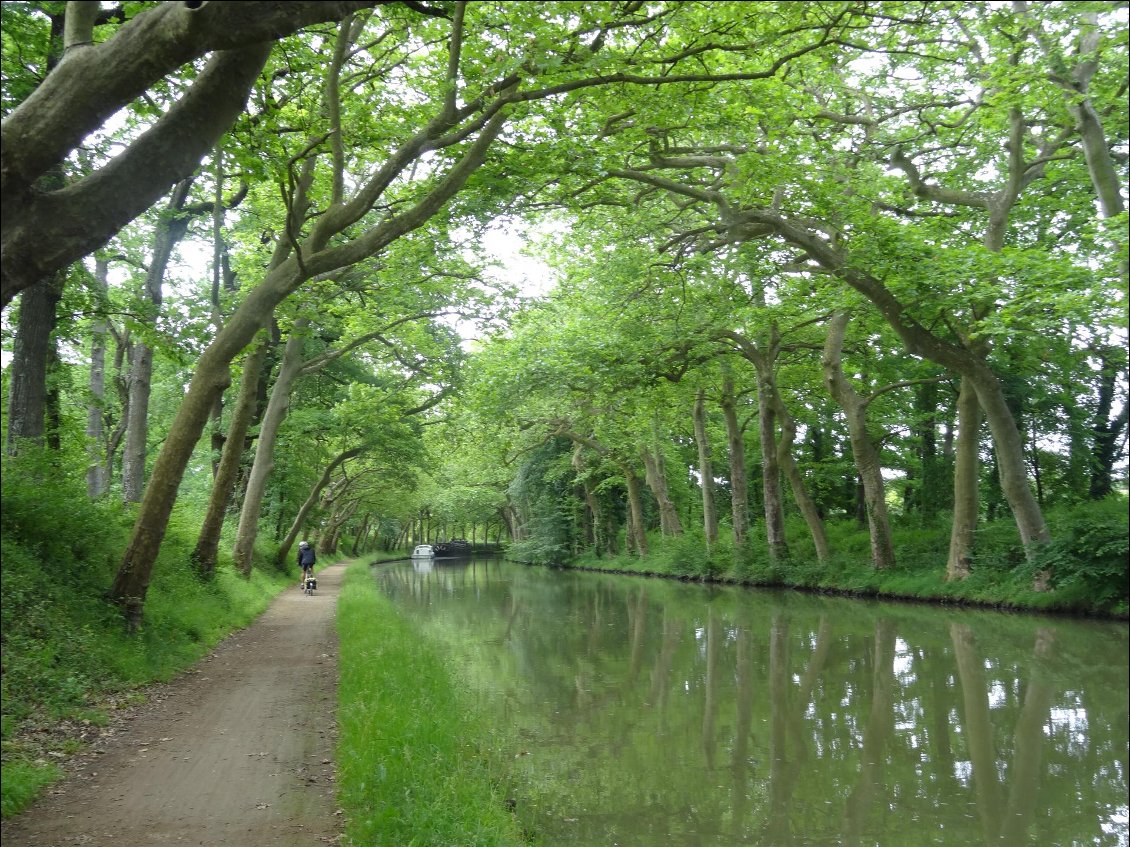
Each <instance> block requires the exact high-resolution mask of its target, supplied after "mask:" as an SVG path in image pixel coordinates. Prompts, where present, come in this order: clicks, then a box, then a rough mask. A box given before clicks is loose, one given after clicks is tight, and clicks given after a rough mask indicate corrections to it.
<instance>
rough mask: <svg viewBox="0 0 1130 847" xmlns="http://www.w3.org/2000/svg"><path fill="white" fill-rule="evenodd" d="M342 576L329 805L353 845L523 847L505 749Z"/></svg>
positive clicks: (419, 644)
mask: <svg viewBox="0 0 1130 847" xmlns="http://www.w3.org/2000/svg"><path fill="white" fill-rule="evenodd" d="M372 564H373V561H372V560H371V559H369V560H365V561H364V562H358V563H355V564H354V565H352V566H351V567H350V568H349V569H348V570H347V571H346V574H345V579H344V582H343V585H342V590H341V595H340V597H339V600H338V638H339V644H340V649H341V653H340V661H339V672H340V676H339V682H338V733H339V734H338V746H337V754H336V759H337V785H338V801H339V804H340V805H341V807H342V809H343V811H344V816H345V818H346V842H347V843H350V844H353V845H358V847H360V845H369V844H408V843H411V844H416V845H435V847H441V845H444V847H446V845H450V844H461V845H497V847H511V845H513V847H518V845H525V844H529V843H532V841H531V839H530V838H529V837H528V836H527V834H526V833H524V832H523V831H522V829H521V826H520V824H519V823H518V821H517V819H516V818H515V816H514V815H513V814H512V812H511V811H510V805H511V804H510V802H509V800H508V798H509V797H510V796H511V791H510V786H509V785H508V776H507V769H506V761H507V760H508V759H509V758H510V754H509V753H508V752H507V744H506V741H505V738H504V737H503V736H501V735H499V734H498V733H499V732H500V731H501V730H502V728H496V727H492V726H491V724H490V723H489V722H488V721H487V720H486V719H485V717H484V716H483V715H481V714H480V713H479V711H478V710H479V707H478V706H477V705H476V703H477V700H476V698H475V697H474V696H473V695H472V694H471V693H470V691H469V690H467V689H466V688H464V687H463V686H462V685H461V683H460V681H459V677H458V674H457V673H456V672H455V671H456V669H454V668H452V667H451V666H450V665H449V664H448V663H447V662H446V660H445V658H444V656H443V654H442V653H441V651H440V650H439V649H437V648H436V647H435V646H434V645H431V644H429V643H427V642H426V641H424V640H421V639H420V638H419V636H418V634H417V633H416V632H415V631H414V630H413V629H412V628H411V626H410V625H409V624H408V623H407V621H406V620H405V619H404V618H403V617H402V616H401V614H400V613H399V612H398V611H397V609H396V608H395V606H394V605H393V603H392V602H391V601H390V600H389V599H388V598H387V597H385V596H384V595H383V594H382V593H381V592H380V590H379V589H378V588H377V586H376V584H375V582H374V581H373V579H372V576H371V574H370V566H371V565H372Z"/></svg>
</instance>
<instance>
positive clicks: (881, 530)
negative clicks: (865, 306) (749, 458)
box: [821, 312, 895, 570]
mask: <svg viewBox="0 0 1130 847" xmlns="http://www.w3.org/2000/svg"><path fill="white" fill-rule="evenodd" d="M849 320H850V317H849V315H848V314H847V312H838V313H836V314H835V315H834V316H833V317H832V319H831V321H830V322H829V323H828V338H827V340H826V341H825V344H824V356H823V359H822V362H821V363H822V365H823V367H824V382H825V384H826V385H827V386H828V391H829V393H830V394H831V395H832V397H833V398H834V399H835V401H836V402H837V403H839V404H840V407H841V408H842V409H843V410H844V415H845V417H846V419H847V425H848V433H849V436H850V438H851V452H852V455H853V456H854V458H855V466H856V469H857V470H858V471H859V478H860V480H861V482H862V483H863V498H864V503H865V506H866V509H867V528H868V532H869V533H870V534H871V562H872V564H873V565H874V566H875V568H876V569H877V570H883V569H886V568H891V567H894V564H895V551H894V546H893V544H892V542H891V523H890V519H889V518H888V516H887V500H886V486H885V485H884V483H883V473H882V461H881V459H880V456H879V450H878V448H877V447H876V445H875V442H874V441H873V440H872V438H871V435H870V433H869V432H868V431H867V402H868V401H867V400H866V399H865V398H863V397H861V396H860V395H859V394H858V393H856V391H855V389H854V388H852V386H851V383H849V382H848V380H847V377H846V376H845V375H844V371H843V361H842V353H843V347H844V336H845V334H846V332H847V326H848V321H849Z"/></svg>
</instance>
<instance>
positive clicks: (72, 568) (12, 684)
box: [0, 473, 294, 817]
mask: <svg viewBox="0 0 1130 847" xmlns="http://www.w3.org/2000/svg"><path fill="white" fill-rule="evenodd" d="M29 478H34V475H32V474H29V475H27V476H23V477H22V479H21V477H20V476H18V475H17V474H14V473H13V474H10V475H9V474H5V475H4V480H3V500H2V504H0V506H2V509H0V514H2V517H0V531H2V537H0V543H2V545H3V570H2V588H0V595H2V596H0V639H2V645H3V673H2V675H0V694H2V696H0V736H2V747H0V758H2V764H3V776H2V789H0V811H2V814H3V816H4V817H8V816H9V815H12V814H15V813H17V812H19V811H20V810H21V809H23V808H25V807H26V806H27V805H28V804H29V803H30V802H31V801H32V800H33V799H34V797H35V796H36V794H37V793H38V792H39V791H41V790H42V789H43V788H44V787H45V786H47V785H49V784H50V783H51V782H53V781H54V780H56V779H58V778H59V777H60V776H62V770H61V768H60V767H59V766H58V764H57V763H58V762H61V761H63V759H64V758H65V757H66V755H67V754H69V753H73V752H75V751H76V750H77V749H79V748H81V746H82V743H83V742H82V739H83V737H84V736H88V737H89V736H92V735H93V734H95V733H96V732H97V727H99V726H101V725H104V724H106V723H107V722H108V720H109V718H110V715H111V714H112V712H113V711H114V710H115V709H117V708H120V707H122V706H125V705H130V704H132V703H136V702H138V701H139V700H140V699H141V698H142V697H143V696H144V695H143V694H141V693H140V689H141V687H142V686H145V685H147V684H149V683H153V682H161V681H166V680H169V679H171V678H173V677H174V676H176V675H177V674H179V673H180V672H182V671H184V670H185V669H187V668H188V667H190V666H191V665H192V664H193V663H194V662H196V661H197V660H198V659H200V658H201V657H202V656H204V655H205V654H206V653H207V652H208V651H209V650H210V649H211V648H212V647H213V646H214V645H215V644H216V643H217V642H219V641H220V640H221V639H222V638H224V637H225V636H226V635H228V634H229V633H231V632H232V631H234V630H236V629H239V628H241V627H244V626H246V625H247V624H248V623H250V622H251V621H252V620H254V618H255V617H256V616H257V615H258V614H259V613H260V612H262V611H263V610H264V609H265V608H266V607H267V605H268V603H269V602H270V601H271V599H272V598H273V597H274V596H275V595H276V594H278V592H279V591H281V590H282V589H283V588H284V587H287V586H289V585H291V583H292V581H293V578H294V577H293V575H291V574H284V573H281V572H278V571H276V570H273V569H269V568H268V569H265V570H260V569H258V568H257V569H255V570H254V571H253V573H252V576H251V579H250V580H246V579H243V578H242V577H241V576H240V575H238V574H237V573H236V572H235V571H234V570H233V568H232V566H231V564H230V562H226V561H221V563H220V565H219V567H218V569H217V572H216V574H215V576H214V577H213V578H212V579H210V580H202V579H200V578H199V577H197V576H196V575H195V573H194V571H193V570H192V569H191V568H190V567H188V566H187V564H186V563H187V562H188V561H189V554H190V552H191V550H192V548H193V546H194V545H195V542H196V532H197V531H198V529H199V526H200V516H199V515H198V514H195V513H192V512H191V511H189V510H185V509H181V510H178V511H177V512H175V513H174V516H173V520H172V522H171V524H170V527H169V531H168V534H167V536H166V540H165V543H164V545H163V547H162V551H161V556H160V558H159V560H158V562H157V565H156V567H155V569H154V573H153V580H152V582H151V584H150V587H149V593H148V597H147V600H146V605H145V619H144V623H143V625H142V627H141V628H140V630H139V631H138V632H136V633H134V634H132V635H131V634H128V633H127V632H126V630H125V627H124V625H123V620H122V618H121V615H120V614H119V613H118V610H117V608H116V607H115V606H113V605H112V604H110V603H109V602H107V600H106V594H107V590H108V588H109V586H110V583H111V581H112V579H113V576H114V573H115V571H116V568H117V565H118V563H119V560H120V557H121V551H122V550H124V549H125V546H126V541H127V539H128V534H129V530H130V527H131V526H132V515H131V513H130V510H129V509H128V508H127V507H125V506H123V505H122V504H121V503H120V502H117V501H114V500H109V499H107V500H102V501H97V502H92V501H90V500H89V499H88V498H87V497H86V496H85V491H83V490H82V488H81V484H82V483H81V480H70V481H68V480H66V479H62V478H59V476H58V475H56V476H55V477H53V478H51V479H50V480H44V481H42V482H40V483H39V484H35V485H32V484H29V483H28V482H26V480H27V479H29ZM226 547H227V549H230V543H229V544H227V545H226ZM260 558H262V557H260Z"/></svg>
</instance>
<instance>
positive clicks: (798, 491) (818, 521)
mask: <svg viewBox="0 0 1130 847" xmlns="http://www.w3.org/2000/svg"><path fill="white" fill-rule="evenodd" d="M773 405H774V408H775V409H776V412H777V422H778V424H779V426H780V428H781V435H780V438H779V439H778V441H777V464H778V465H779V466H780V467H781V470H782V471H783V472H784V474H785V479H787V480H788V481H789V487H790V488H791V489H792V492H793V501H794V502H795V503H796V505H797V508H798V509H800V513H801V515H802V516H803V517H804V522H805V524H806V525H807V526H808V532H809V534H810V535H811V536H812V544H813V546H814V547H815V549H816V560H817V561H818V562H820V563H821V564H826V563H827V562H828V560H829V559H830V558H831V557H832V552H831V549H830V548H829V547H828V533H827V532H826V531H825V529H824V519H823V518H821V517H820V510H819V509H817V508H816V504H815V503H814V502H813V501H812V498H811V497H810V496H809V495H808V487H807V486H806V485H805V484H804V477H803V476H801V473H800V469H799V468H798V467H797V464H796V460H795V459H794V458H793V442H794V441H795V440H796V421H795V420H793V416H792V415H790V414H789V411H788V409H786V408H785V404H784V401H783V400H781V393H780V392H779V391H778V390H777V386H776V383H774V385H773Z"/></svg>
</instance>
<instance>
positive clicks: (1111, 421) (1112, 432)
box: [1088, 348, 1130, 500]
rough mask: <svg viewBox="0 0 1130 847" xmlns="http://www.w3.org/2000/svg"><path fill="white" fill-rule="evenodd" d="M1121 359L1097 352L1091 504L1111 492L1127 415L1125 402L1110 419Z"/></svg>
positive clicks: (1128, 406)
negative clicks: (1119, 410) (1097, 386)
mask: <svg viewBox="0 0 1130 847" xmlns="http://www.w3.org/2000/svg"><path fill="white" fill-rule="evenodd" d="M1125 355H1126V354H1125V352H1121V353H1120V351H1117V350H1114V349H1111V348H1106V349H1102V350H1100V351H1099V366H1100V371H1099V397H1098V402H1097V403H1096V404H1095V414H1094V418H1093V419H1092V423H1091V427H1090V429H1091V433H1090V434H1091V438H1092V447H1091V450H1090V453H1091V456H1092V458H1091V463H1090V466H1091V479H1090V485H1089V488H1088V496H1090V498H1091V499H1092V500H1101V499H1102V498H1103V497H1106V496H1107V495H1108V494H1110V493H1111V492H1112V491H1113V490H1114V465H1115V462H1116V461H1117V458H1118V452H1119V451H1118V446H1119V443H1120V442H1121V440H1122V433H1123V432H1124V431H1125V429H1126V426H1127V422H1128V412H1130V402H1127V403H1123V404H1122V411H1121V412H1119V413H1118V414H1117V415H1115V416H1113V417H1112V416H1111V411H1112V409H1113V406H1114V398H1115V395H1116V393H1117V388H1118V381H1119V378H1120V377H1124V376H1125V373H1126V371H1125V368H1123V367H1122V366H1121V365H1119V364H1117V362H1118V359H1117V358H1116V357H1119V356H1121V358H1122V359H1123V360H1124V359H1125Z"/></svg>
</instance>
